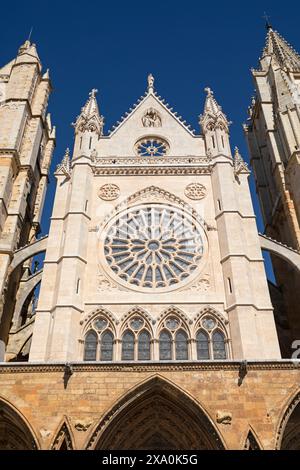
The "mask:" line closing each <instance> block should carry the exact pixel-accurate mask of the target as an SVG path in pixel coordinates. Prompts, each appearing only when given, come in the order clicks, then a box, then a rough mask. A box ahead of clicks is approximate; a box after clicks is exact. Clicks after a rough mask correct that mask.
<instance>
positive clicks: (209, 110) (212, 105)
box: [199, 87, 230, 132]
mask: <svg viewBox="0 0 300 470" xmlns="http://www.w3.org/2000/svg"><path fill="white" fill-rule="evenodd" d="M204 91H205V92H206V93H207V96H206V100H205V105H204V113H203V114H202V115H200V116H199V118H200V125H201V126H202V129H203V131H204V130H205V128H206V127H207V126H209V127H210V130H213V129H214V128H216V127H217V126H220V125H221V126H223V127H224V128H225V130H226V131H227V132H228V127H229V124H230V122H229V121H228V120H227V117H226V115H225V114H224V113H223V111H222V108H221V106H220V105H219V104H218V103H217V100H216V99H215V97H214V93H213V91H212V90H211V89H210V88H208V87H207V88H205V89H204Z"/></svg>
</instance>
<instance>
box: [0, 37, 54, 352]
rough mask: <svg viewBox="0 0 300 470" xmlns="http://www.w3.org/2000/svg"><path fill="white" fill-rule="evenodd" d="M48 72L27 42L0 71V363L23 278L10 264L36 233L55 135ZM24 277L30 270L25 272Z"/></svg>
mask: <svg viewBox="0 0 300 470" xmlns="http://www.w3.org/2000/svg"><path fill="white" fill-rule="evenodd" d="M50 92H51V82H50V78H49V72H48V71H46V72H45V73H42V65H41V62H40V59H39V56H38V53H37V50H36V46H35V45H34V44H32V43H31V42H30V41H26V42H25V43H24V44H23V45H22V46H21V47H20V49H19V51H18V55H17V57H16V58H15V59H13V60H12V61H11V62H9V63H8V64H7V65H5V66H4V67H2V68H0V179H1V187H0V290H1V301H0V317H1V320H0V360H3V358H4V351H5V345H6V343H7V340H8V334H9V331H10V328H11V322H12V315H13V311H14V307H15V299H16V297H17V295H18V289H19V283H20V279H21V277H22V276H23V275H24V269H25V267H23V266H17V267H16V268H15V269H14V270H13V271H12V269H11V267H10V266H11V262H12V259H13V256H14V253H15V252H16V250H18V249H19V248H21V247H23V246H25V245H27V244H29V243H32V242H33V241H34V240H35V239H36V237H37V235H38V233H39V231H40V220H41V213H42V209H43V203H44V198H45V193H46V188H47V183H48V173H49V168H50V163H51V158H52V152H53V149H54V146H55V129H54V128H53V127H52V125H51V119H50V115H49V114H47V106H48V98H49V94H50ZM27 271H28V270H27Z"/></svg>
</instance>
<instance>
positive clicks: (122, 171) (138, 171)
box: [94, 165, 211, 176]
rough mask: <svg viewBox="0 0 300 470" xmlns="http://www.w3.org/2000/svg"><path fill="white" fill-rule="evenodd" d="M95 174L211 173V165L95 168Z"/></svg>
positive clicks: (178, 174) (168, 174)
mask: <svg viewBox="0 0 300 470" xmlns="http://www.w3.org/2000/svg"><path fill="white" fill-rule="evenodd" d="M94 174H95V175H96V176H107V175H118V176H130V175H146V176H155V175H167V176H170V175H176V176H180V175H203V174H205V175H210V174H211V166H210V165H209V166H203V167H190V168H188V167H180V166H176V167H165V168H162V167H152V168H151V167H150V168H149V167H146V168H145V167H142V168H137V167H126V168H124V167H123V168H94Z"/></svg>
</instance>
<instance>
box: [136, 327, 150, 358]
mask: <svg viewBox="0 0 300 470" xmlns="http://www.w3.org/2000/svg"><path fill="white" fill-rule="evenodd" d="M150 348H151V345H150V334H149V333H148V331H146V330H143V331H141V333H140V334H139V336H138V360H139V361H149V360H150V354H151V351H150Z"/></svg>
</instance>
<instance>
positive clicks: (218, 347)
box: [212, 331, 226, 359]
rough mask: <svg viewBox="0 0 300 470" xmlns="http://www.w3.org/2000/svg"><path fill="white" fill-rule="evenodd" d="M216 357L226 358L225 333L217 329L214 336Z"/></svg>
mask: <svg viewBox="0 0 300 470" xmlns="http://www.w3.org/2000/svg"><path fill="white" fill-rule="evenodd" d="M212 342H213V354H214V359H226V349H225V340H224V335H223V333H221V332H220V331H215V332H214V333H213V336H212Z"/></svg>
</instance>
